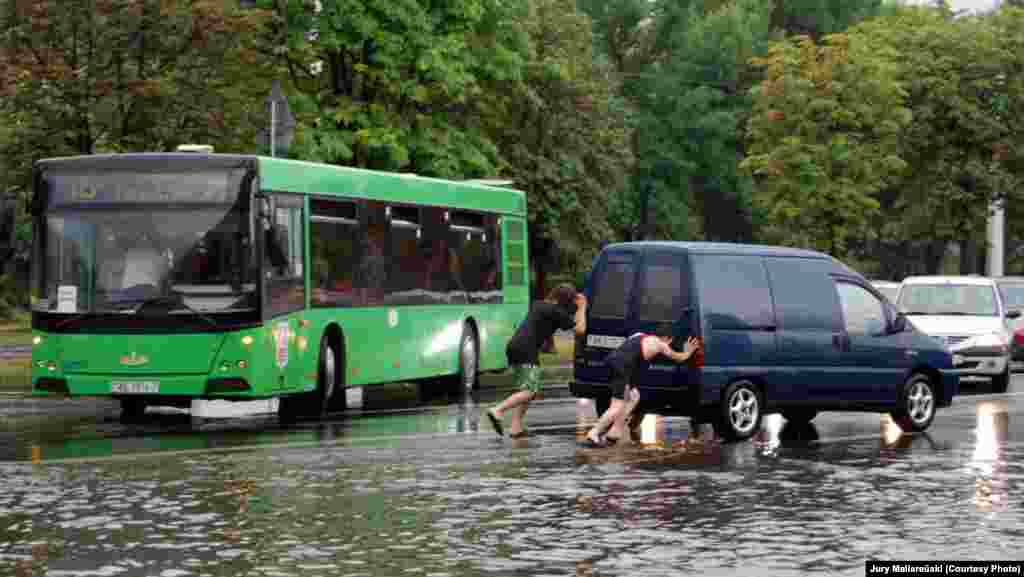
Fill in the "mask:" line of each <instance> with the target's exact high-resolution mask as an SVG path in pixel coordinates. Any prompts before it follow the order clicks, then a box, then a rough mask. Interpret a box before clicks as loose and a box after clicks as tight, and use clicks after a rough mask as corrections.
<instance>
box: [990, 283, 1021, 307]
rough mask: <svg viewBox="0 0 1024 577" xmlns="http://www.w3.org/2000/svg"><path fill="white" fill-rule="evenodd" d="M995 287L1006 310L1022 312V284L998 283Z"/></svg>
mask: <svg viewBox="0 0 1024 577" xmlns="http://www.w3.org/2000/svg"><path fill="white" fill-rule="evenodd" d="M996 286H998V287H999V294H1000V295H1001V296H1002V297H1003V302H1004V303H1006V308H1007V310H1012V309H1017V310H1024V282H999V283H996Z"/></svg>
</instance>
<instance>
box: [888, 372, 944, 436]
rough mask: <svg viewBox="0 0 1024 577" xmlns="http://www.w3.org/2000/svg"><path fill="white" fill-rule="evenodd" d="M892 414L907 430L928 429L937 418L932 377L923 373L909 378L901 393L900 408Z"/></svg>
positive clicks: (898, 423) (897, 422)
mask: <svg viewBox="0 0 1024 577" xmlns="http://www.w3.org/2000/svg"><path fill="white" fill-rule="evenodd" d="M891 415H892V418H893V421H895V422H896V424H897V425H899V426H900V428H901V429H903V430H904V431H905V432H908V433H909V432H920V431H923V430H925V429H927V428H928V426H929V425H931V424H932V419H934V418H935V387H934V386H933V385H932V381H931V379H930V378H929V377H928V376H927V375H924V374H921V373H917V374H915V375H913V376H911V377H910V378H909V379H907V382H906V383H904V384H903V391H902V392H901V394H900V404H899V408H897V409H896V410H895V411H892V413H891Z"/></svg>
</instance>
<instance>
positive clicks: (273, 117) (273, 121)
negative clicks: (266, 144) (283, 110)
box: [270, 98, 277, 156]
mask: <svg viewBox="0 0 1024 577" xmlns="http://www.w3.org/2000/svg"><path fill="white" fill-rule="evenodd" d="M275 126H277V100H275V99H273V98H271V99H270V156H274V145H275V142H274V127H275Z"/></svg>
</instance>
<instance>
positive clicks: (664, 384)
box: [571, 242, 960, 440]
mask: <svg viewBox="0 0 1024 577" xmlns="http://www.w3.org/2000/svg"><path fill="white" fill-rule="evenodd" d="M584 293H585V294H586V296H587V300H588V301H589V303H590V305H589V307H588V311H587V333H586V334H585V335H583V336H580V337H578V338H577V343H576V352H575V367H574V378H573V382H572V384H571V390H572V392H573V394H574V395H575V396H577V397H589V398H593V399H594V400H595V404H596V406H597V409H598V412H603V411H604V409H605V408H606V407H607V406H608V404H609V402H610V389H609V386H608V380H609V377H610V369H609V367H608V366H607V365H606V364H605V362H604V360H605V357H606V356H607V355H608V353H609V352H611V351H612V350H613V349H615V348H616V347H617V346H618V345H619V344H621V343H622V342H623V340H624V339H625V338H626V337H628V336H629V335H631V334H633V333H636V332H653V331H654V330H656V328H657V327H658V326H659V325H660V324H663V323H671V324H672V326H673V335H674V337H675V340H674V341H673V346H675V348H677V349H680V348H681V343H682V342H685V340H686V338H687V337H689V336H697V337H700V338H702V339H703V342H704V350H703V355H700V354H698V355H694V357H693V358H692V359H691V362H690V363H688V364H684V365H675V364H673V363H672V362H671V361H669V360H667V359H660V360H656V361H655V362H654V363H652V364H651V365H650V366H649V368H648V369H647V370H645V371H643V372H642V373H641V374H640V376H639V378H638V380H639V382H638V383H636V384H637V385H638V387H639V390H640V395H641V403H640V405H639V406H638V407H637V410H636V412H635V413H634V414H635V415H638V416H640V417H642V415H643V414H644V413H645V412H656V413H659V414H663V415H687V416H691V417H696V418H697V419H698V420H699V421H702V422H708V421H710V422H711V423H712V425H713V426H714V427H715V430H716V432H717V433H718V434H719V435H720V436H721V437H723V438H725V439H729V440H741V439H745V438H747V437H749V436H751V435H752V434H754V433H755V432H757V430H758V429H759V428H760V424H761V417H762V415H763V414H765V413H767V412H781V413H782V415H783V416H784V417H785V418H786V419H787V420H790V421H797V422H802V423H807V422H809V421H810V420H811V419H813V418H814V417H815V416H816V415H817V413H818V412H819V411H826V410H855V411H872V412H889V413H891V415H892V417H893V419H894V420H895V421H896V422H897V423H898V424H899V425H900V427H901V428H903V430H904V431H923V430H925V429H927V428H928V426H929V425H931V422H932V419H933V418H934V416H935V410H936V408H937V407H946V406H949V404H950V403H951V402H952V399H953V397H954V396H955V395H957V394H958V393H959V385H960V382H959V377H958V376H957V374H956V372H955V371H954V370H953V362H952V355H951V353H949V352H948V351H947V350H946V349H945V348H944V347H943V345H942V344H941V343H939V342H938V341H937V340H935V339H933V338H931V337H929V336H927V335H925V334H922V333H921V332H919V331H917V330H915V329H914V327H913V325H912V324H911V323H908V322H907V320H906V318H905V317H904V316H903V315H901V314H899V313H898V312H897V311H896V309H895V308H894V307H893V306H892V305H891V304H890V303H889V301H888V300H886V299H885V298H884V297H882V296H881V295H880V294H879V293H878V291H877V289H875V288H874V287H873V286H872V285H871V283H870V282H869V281H867V280H866V279H865V278H864V277H863V276H861V275H860V274H859V273H857V272H856V271H854V270H852V269H850V268H849V267H847V266H846V265H844V264H843V263H841V262H839V261H838V260H836V259H834V258H832V257H830V256H828V255H825V254H822V253H818V252H813V251H807V250H800V249H792V248H783V247H772V246H758V245H743V244H728V243H707V242H627V243H619V244H611V245H608V246H606V247H605V248H604V249H603V250H602V251H601V253H600V254H599V255H598V257H597V258H596V260H595V261H594V266H593V268H592V270H591V271H590V273H589V276H588V279H587V284H586V287H585V288H584ZM635 422H638V419H637V420H635Z"/></svg>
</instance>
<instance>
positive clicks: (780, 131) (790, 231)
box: [743, 34, 912, 257]
mask: <svg viewBox="0 0 1024 577" xmlns="http://www.w3.org/2000/svg"><path fill="white" fill-rule="evenodd" d="M880 53H884V50H883V49H882V48H881V47H879V46H871V45H868V44H866V43H864V42H861V41H859V39H858V38H856V37H852V36H847V35H845V34H835V35H830V36H827V37H825V39H824V41H823V43H822V44H820V45H819V44H817V43H816V42H815V41H814V40H813V39H811V38H810V37H807V36H801V37H797V38H795V39H794V40H791V41H786V42H781V43H777V44H775V45H774V46H773V47H772V48H771V50H770V51H769V53H768V56H767V57H765V58H761V59H755V60H754V63H755V64H756V65H758V66H760V67H762V68H763V69H764V71H765V79H764V81H763V82H762V83H761V85H760V86H759V87H758V88H757V91H756V100H755V105H754V112H753V116H752V118H751V120H750V124H749V129H748V130H749V132H748V134H749V156H748V157H747V158H746V159H745V160H744V161H743V166H744V168H746V169H747V170H749V171H750V173H752V174H754V175H755V176H756V177H757V178H758V180H759V186H758V190H757V192H756V194H755V197H754V198H755V202H756V203H757V204H758V205H759V206H760V207H762V208H763V210H764V211H765V213H766V214H767V217H768V220H769V222H770V225H769V226H768V228H767V229H766V230H765V231H764V234H765V236H766V238H767V239H768V240H771V241H773V242H780V243H783V244H792V245H797V246H809V247H816V248H818V249H821V250H824V251H827V252H829V253H831V254H833V255H836V256H840V257H843V256H846V253H847V251H848V249H849V243H850V241H851V240H854V239H858V238H864V237H870V236H871V235H872V234H873V233H874V232H873V231H874V219H875V218H876V217H878V216H879V212H878V211H879V202H878V198H877V195H878V192H879V191H880V190H882V189H883V188H885V187H886V186H888V185H889V184H890V183H892V182H893V181H894V180H895V179H897V178H898V177H899V175H900V174H901V173H902V172H903V171H904V170H905V168H906V162H905V161H904V160H903V159H902V158H901V157H900V152H901V150H900V142H901V141H900V136H901V131H902V130H903V129H904V127H906V126H907V125H908V123H909V122H910V121H911V117H912V115H911V113H910V111H909V110H908V109H907V108H906V107H905V106H904V105H903V102H904V99H905V97H906V95H905V92H904V90H903V89H902V87H901V86H900V85H899V84H898V83H897V82H896V75H897V71H896V68H895V66H894V65H893V64H891V62H890V61H889V59H887V58H884V57H883V58H877V57H875V56H876V55H878V54H880ZM892 56H895V55H892Z"/></svg>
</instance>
